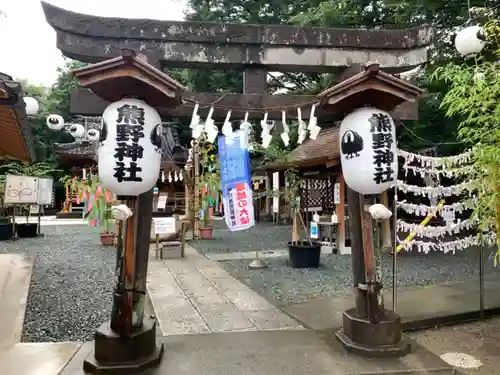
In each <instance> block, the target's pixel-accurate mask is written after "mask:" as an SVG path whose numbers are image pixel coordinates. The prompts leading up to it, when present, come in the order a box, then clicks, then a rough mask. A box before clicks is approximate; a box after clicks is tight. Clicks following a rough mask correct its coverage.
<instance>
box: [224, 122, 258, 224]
mask: <svg viewBox="0 0 500 375" xmlns="http://www.w3.org/2000/svg"><path fill="white" fill-rule="evenodd" d="M219 162H220V178H221V188H222V202H223V204H224V217H225V220H226V224H227V227H228V229H229V230H230V231H231V232H236V231H240V230H245V229H249V228H251V227H253V226H254V225H255V216H254V208H253V199H252V185H251V173H250V154H249V152H248V138H247V135H246V134H245V132H244V131H243V130H237V131H235V132H233V133H232V134H231V136H229V137H226V136H224V135H221V136H219Z"/></svg>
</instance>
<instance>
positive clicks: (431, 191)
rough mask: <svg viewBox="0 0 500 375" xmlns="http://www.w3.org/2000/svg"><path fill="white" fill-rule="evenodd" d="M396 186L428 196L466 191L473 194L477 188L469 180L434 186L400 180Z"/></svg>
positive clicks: (436, 196)
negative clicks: (410, 183) (456, 183)
mask: <svg viewBox="0 0 500 375" xmlns="http://www.w3.org/2000/svg"><path fill="white" fill-rule="evenodd" d="M396 186H397V188H398V190H400V191H402V192H404V193H413V194H415V195H421V196H424V197H428V198H442V197H451V196H452V195H460V194H462V193H464V192H468V193H469V194H471V193H472V192H473V191H474V190H475V186H474V181H467V182H463V183H461V184H458V185H451V186H436V187H432V186H416V185H407V184H405V183H404V182H403V181H400V180H398V183H397V185H396Z"/></svg>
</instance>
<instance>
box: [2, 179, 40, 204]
mask: <svg viewBox="0 0 500 375" xmlns="http://www.w3.org/2000/svg"><path fill="white" fill-rule="evenodd" d="M4 200H5V203H6V204H29V203H37V200H38V178H37V177H30V176H14V175H7V179H6V181H5V198H4Z"/></svg>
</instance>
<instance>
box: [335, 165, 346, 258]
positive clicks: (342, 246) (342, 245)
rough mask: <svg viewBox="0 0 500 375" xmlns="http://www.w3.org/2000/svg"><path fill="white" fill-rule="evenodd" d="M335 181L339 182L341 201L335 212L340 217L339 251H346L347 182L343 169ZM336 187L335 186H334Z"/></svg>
mask: <svg viewBox="0 0 500 375" xmlns="http://www.w3.org/2000/svg"><path fill="white" fill-rule="evenodd" d="M335 183H337V184H339V195H340V202H339V203H338V204H337V205H335V213H336V215H337V218H338V225H337V252H338V253H339V254H344V253H345V182H344V175H343V174H342V171H340V173H339V174H338V176H337V179H336V181H335ZM334 188H335V187H334Z"/></svg>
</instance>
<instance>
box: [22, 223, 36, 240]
mask: <svg viewBox="0 0 500 375" xmlns="http://www.w3.org/2000/svg"><path fill="white" fill-rule="evenodd" d="M37 234H38V224H37V223H28V224H17V236H18V237H19V238H33V237H36V236H37Z"/></svg>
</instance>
